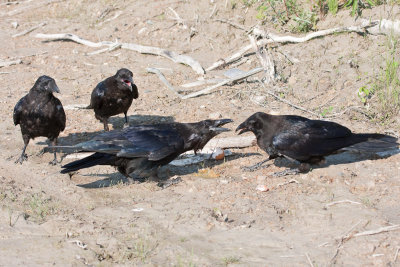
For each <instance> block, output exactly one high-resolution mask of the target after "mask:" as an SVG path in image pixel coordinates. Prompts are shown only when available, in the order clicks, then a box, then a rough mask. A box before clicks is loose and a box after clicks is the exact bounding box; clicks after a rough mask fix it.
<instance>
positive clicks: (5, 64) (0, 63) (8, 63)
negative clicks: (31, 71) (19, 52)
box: [0, 59, 22, 68]
mask: <svg viewBox="0 0 400 267" xmlns="http://www.w3.org/2000/svg"><path fill="white" fill-rule="evenodd" d="M21 63H22V60H21V59H16V60H10V61H0V68H2V67H8V66H11V65H17V64H21Z"/></svg>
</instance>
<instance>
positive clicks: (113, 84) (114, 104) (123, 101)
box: [87, 69, 139, 131]
mask: <svg viewBox="0 0 400 267" xmlns="http://www.w3.org/2000/svg"><path fill="white" fill-rule="evenodd" d="M132 76H133V74H132V72H131V71H130V70H128V69H120V70H118V71H117V73H116V74H115V75H114V76H111V77H108V78H107V79H105V80H104V81H102V82H100V83H99V84H98V85H97V86H96V88H94V89H93V92H92V95H91V98H90V105H89V106H88V107H87V108H88V109H94V113H95V117H96V119H98V120H100V121H101V122H102V123H103V124H104V130H105V131H109V128H108V118H109V117H111V116H114V115H118V114H120V113H124V115H125V124H128V117H127V112H128V109H129V107H130V106H131V104H132V100H133V99H134V98H135V99H136V98H138V97H139V93H138V89H137V87H136V85H135V84H134V83H133V79H132Z"/></svg>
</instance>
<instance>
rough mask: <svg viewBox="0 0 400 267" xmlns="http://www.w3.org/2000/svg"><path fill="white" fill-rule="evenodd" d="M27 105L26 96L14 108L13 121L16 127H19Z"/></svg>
mask: <svg viewBox="0 0 400 267" xmlns="http://www.w3.org/2000/svg"><path fill="white" fill-rule="evenodd" d="M24 103H25V96H24V97H23V98H21V99H20V100H19V101H18V102H17V104H16V105H15V107H14V113H13V120H14V125H18V124H19V123H20V121H21V113H22V110H23V106H24Z"/></svg>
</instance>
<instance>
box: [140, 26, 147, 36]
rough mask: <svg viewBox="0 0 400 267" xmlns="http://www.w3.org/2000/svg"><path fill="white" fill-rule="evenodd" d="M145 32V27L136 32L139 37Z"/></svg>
mask: <svg viewBox="0 0 400 267" xmlns="http://www.w3.org/2000/svg"><path fill="white" fill-rule="evenodd" d="M146 31H147V28H146V27H144V28H141V29H140V30H139V31H138V35H141V34H143V33H145V32H146Z"/></svg>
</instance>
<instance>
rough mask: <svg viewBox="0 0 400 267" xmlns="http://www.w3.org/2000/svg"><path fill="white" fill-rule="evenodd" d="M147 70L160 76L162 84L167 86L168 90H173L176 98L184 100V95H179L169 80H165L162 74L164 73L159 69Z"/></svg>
mask: <svg viewBox="0 0 400 267" xmlns="http://www.w3.org/2000/svg"><path fill="white" fill-rule="evenodd" d="M146 70H147V71H148V72H150V73H154V74H156V75H157V76H158V78H159V79H160V80H161V82H162V83H164V84H165V86H167V88H168V89H169V90H171V91H172V92H173V93H174V94H175V95H176V96H178V97H179V98H181V99H182V95H181V94H179V93H178V92H177V91H176V90H175V88H174V87H173V86H172V85H171V84H170V83H169V82H168V80H167V79H166V78H165V76H164V74H162V72H161V71H160V70H159V69H156V68H146Z"/></svg>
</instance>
